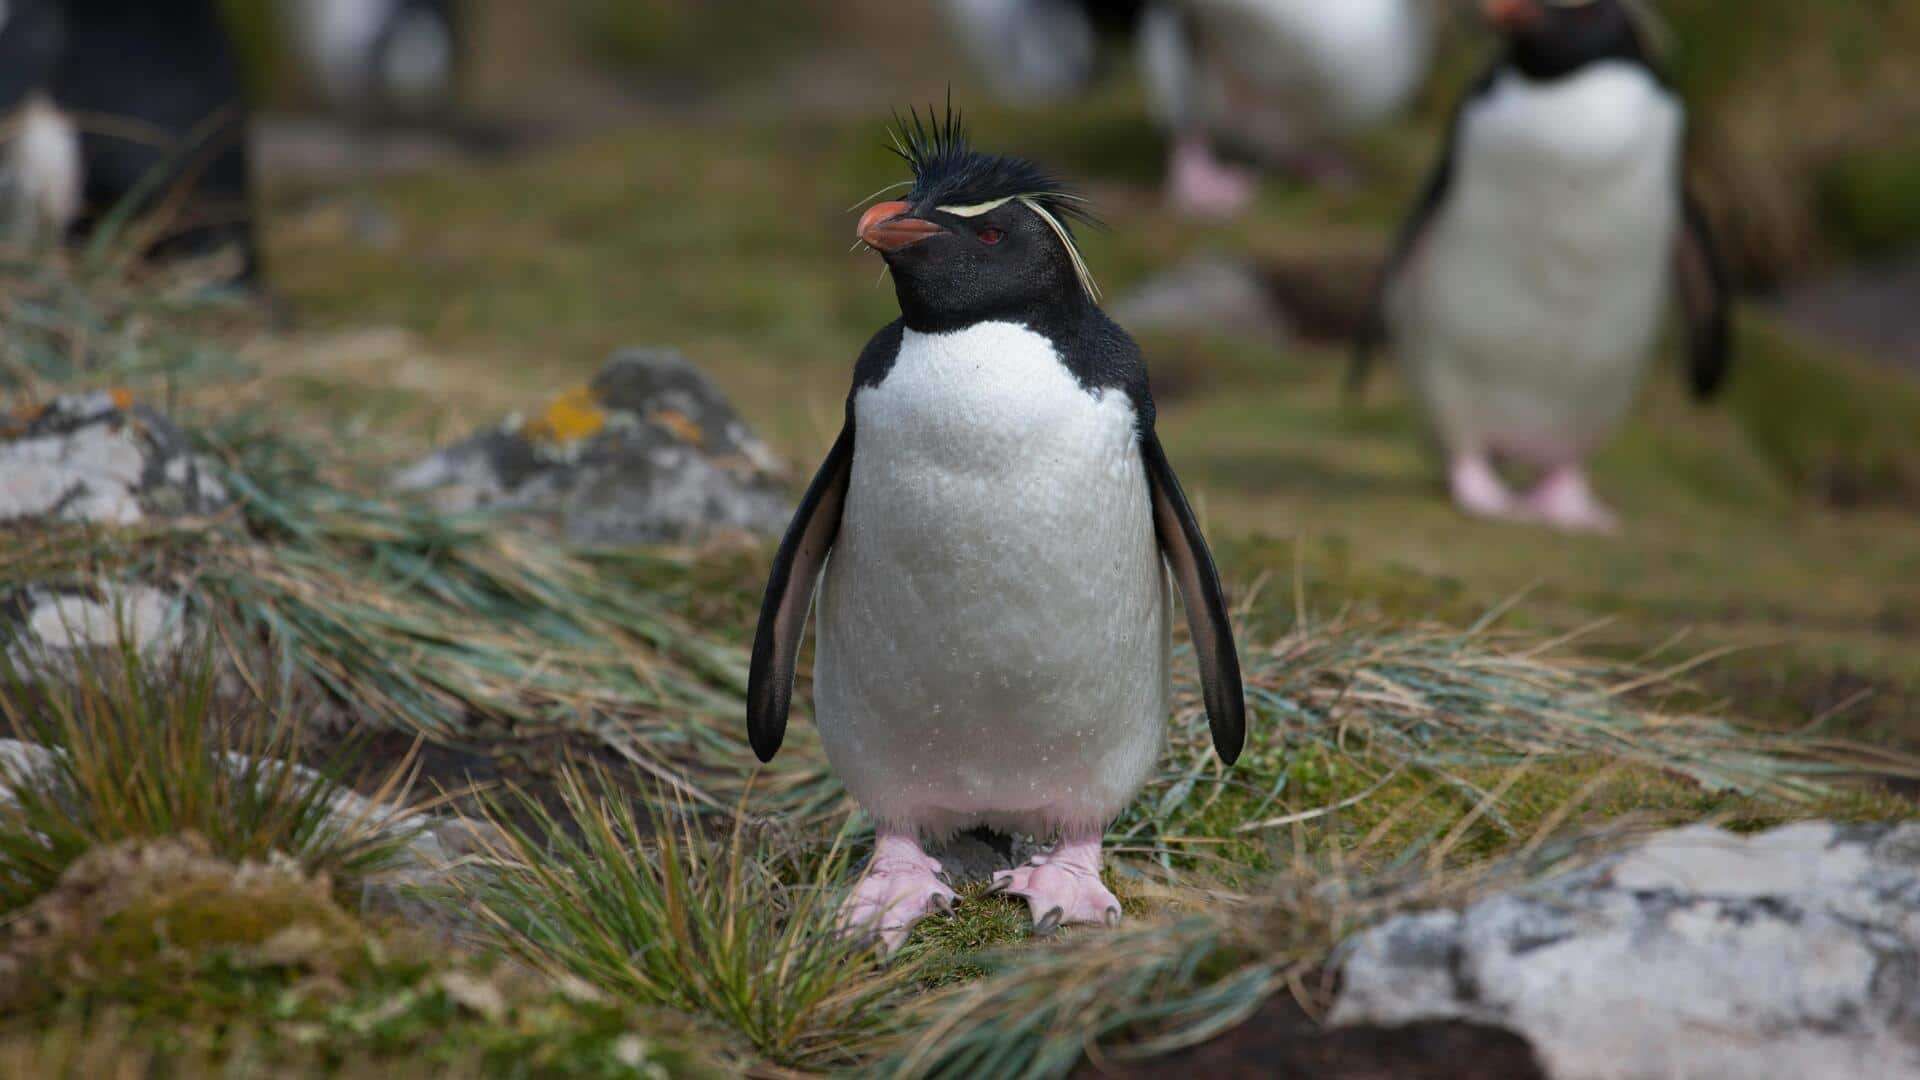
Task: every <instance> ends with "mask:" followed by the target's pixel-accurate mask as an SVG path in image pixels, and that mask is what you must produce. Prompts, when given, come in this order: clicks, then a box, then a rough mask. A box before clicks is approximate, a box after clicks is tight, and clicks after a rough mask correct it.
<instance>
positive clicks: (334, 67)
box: [280, 0, 461, 119]
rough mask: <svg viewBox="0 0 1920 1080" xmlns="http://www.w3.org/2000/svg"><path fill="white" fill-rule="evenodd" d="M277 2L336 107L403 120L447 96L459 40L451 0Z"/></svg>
mask: <svg viewBox="0 0 1920 1080" xmlns="http://www.w3.org/2000/svg"><path fill="white" fill-rule="evenodd" d="M280 9H281V12H282V14H283V18H284V20H285V23H286V25H287V28H288V30H289V31H290V32H291V34H292V36H293V39H294V44H295V45H296V46H297V47H298V49H299V52H300V55H301V59H302V60H303V61H304V62H305V64H306V66H307V68H308V70H309V71H310V72H311V73H312V77H313V79H314V82H315V83H316V84H317V85H318V87H319V89H320V92H321V94H322V95H323V96H324V97H325V98H326V100H327V103H328V104H330V105H332V106H334V107H335V108H338V109H344V110H346V111H348V112H350V113H354V114H357V115H359V116H362V117H369V118H376V119H409V118H417V117H420V116H425V115H428V114H431V113H434V112H437V111H439V110H441V109H444V108H445V107H447V106H448V105H449V104H450V103H451V102H452V101H453V97H454V94H455V91H456V90H457V89H458V76H459V57H460V42H461V34H460V29H461V24H460V18H459V11H458V9H457V7H456V5H455V3H454V0H280Z"/></svg>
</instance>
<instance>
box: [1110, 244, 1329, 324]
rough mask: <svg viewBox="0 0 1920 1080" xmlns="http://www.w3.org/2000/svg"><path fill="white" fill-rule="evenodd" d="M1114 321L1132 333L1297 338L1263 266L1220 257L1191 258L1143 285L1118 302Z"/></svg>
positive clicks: (1114, 312) (1114, 307)
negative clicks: (1149, 332) (1159, 332)
mask: <svg viewBox="0 0 1920 1080" xmlns="http://www.w3.org/2000/svg"><path fill="white" fill-rule="evenodd" d="M1113 317H1114V319H1115V321H1117V322H1119V323H1120V325H1122V326H1124V327H1126V328H1127V329H1128V330H1130V331H1134V332H1140V331H1152V330H1187V331H1200V332H1204V333H1208V334H1215V335H1223V336H1232V335H1239V336H1245V337H1260V338H1274V339H1277V340H1280V341H1286V340H1289V339H1290V338H1292V337H1293V328H1292V320H1291V319H1289V318H1288V317H1287V313H1286V311H1285V310H1284V309H1283V308H1281V306H1280V305H1279V304H1278V303H1276V302H1275V298H1274V296H1273V292H1272V290H1271V289H1270V288H1269V287H1268V285H1267V282H1266V280H1265V278H1264V275H1262V273H1261V272H1260V270H1259V268H1258V267H1256V266H1254V265H1253V264H1252V263H1250V262H1246V261H1245V260H1242V259H1234V258H1228V257H1226V256H1221V255H1202V256H1198V257H1195V258H1192V259H1188V260H1187V261H1186V262H1183V263H1180V264H1178V265H1176V266H1174V267H1172V268H1171V269H1168V270H1165V271H1162V272H1160V273H1158V274H1155V275H1154V276H1153V277H1150V278H1148V279H1147V280H1146V281H1144V282H1141V283H1140V284H1139V285H1137V286H1135V287H1134V288H1133V290H1132V291H1130V292H1128V293H1127V294H1126V295H1124V296H1122V297H1120V298H1119V299H1118V300H1116V301H1114V304H1113Z"/></svg>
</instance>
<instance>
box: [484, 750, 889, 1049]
mask: <svg viewBox="0 0 1920 1080" xmlns="http://www.w3.org/2000/svg"><path fill="white" fill-rule="evenodd" d="M631 794H632V793H631V791H630V790H629V789H628V788H627V787H626V786H625V785H622V784H619V783H618V782H617V781H615V779H614V778H613V777H611V776H609V775H608V774H607V773H605V772H604V771H598V770H596V771H594V772H592V773H591V774H587V773H582V772H579V771H574V770H569V771H568V772H567V773H566V774H565V775H564V777H563V782H562V786H561V802H562V810H561V812H560V813H559V814H555V813H552V812H550V811H549V810H547V809H546V808H545V807H544V806H543V805H542V804H541V803H539V802H538V801H537V800H534V799H531V798H526V797H515V798H512V799H511V800H509V801H504V802H503V801H500V800H495V801H494V802H493V803H492V805H491V807H490V809H489V811H488V813H487V817H488V818H489V819H490V821H491V822H492V824H494V825H495V826H497V827H498V828H499V830H500V833H501V835H503V836H504V837H506V839H505V841H504V842H503V843H502V844H501V845H499V846H498V847H496V849H495V850H493V851H491V852H490V853H489V857H488V858H487V860H486V861H485V865H484V866H483V867H481V868H480V870H479V872H478V873H476V874H475V875H472V876H469V877H467V878H463V879H461V882H460V884H459V885H458V886H457V887H458V889H459V891H460V900H461V901H462V902H463V903H464V904H465V905H467V906H468V907H469V909H470V910H472V911H474V912H476V913H477V914H478V915H479V916H480V918H481V919H482V920H483V921H484V922H485V923H487V924H488V925H490V926H491V927H492V928H493V929H494V931H495V932H496V934H497V935H498V938H499V940H500V941H501V942H502V943H503V944H505V946H506V947H507V948H508V949H509V950H510V951H511V952H512V953H513V954H514V955H515V956H517V957H519V958H520V959H522V960H524V961H526V962H527V963H529V964H531V965H532V966H534V967H535V968H537V969H539V970H541V971H544V972H547V973H549V974H551V975H553V976H555V977H557V978H564V977H573V978H577V979H583V980H585V981H586V982H587V983H588V984H589V985H592V986H593V987H595V988H597V989H599V990H602V991H605V992H607V993H610V994H612V995H614V996H615V997H617V998H619V999H622V1000H625V1001H629V1002H632V1003H635V1004H639V1005H651V1006H665V1007H668V1008H673V1009H678V1010H680V1011H683V1012H686V1013H691V1014H693V1015H695V1016H700V1017H705V1018H708V1019H710V1020H712V1021H715V1022H716V1023H718V1024H720V1025H721V1026H724V1027H725V1028H727V1029H729V1030H731V1031H732V1032H734V1033H735V1034H736V1035H737V1036H738V1037H739V1038H740V1039H741V1040H742V1041H743V1042H744V1043H746V1044H748V1045H750V1046H751V1047H752V1049H753V1051H754V1052H755V1053H757V1054H759V1055H762V1056H764V1057H765V1058H766V1059H769V1060H771V1061H773V1062H776V1063H778V1064H782V1065H807V1066H812V1067H825V1066H831V1065H844V1064H848V1063H849V1062H850V1061H851V1060H852V1057H851V1055H852V1052H853V1051H852V1049H851V1048H852V1046H853V1045H854V1044H856V1043H857V1042H858V1041H859V1040H861V1039H862V1038H865V1037H871V1036H872V1035H874V1034H875V1033H876V1032H878V1031H879V1030H880V1029H881V1027H882V1026H883V1024H884V1023H885V1018H886V1017H885V1011H884V1006H886V1005H887V1004H888V1003H889V1001H890V999H891V998H892V997H893V995H894V993H895V992H896V991H897V989H898V988H899V987H900V986H901V985H902V983H903V980H904V972H903V971H894V972H888V973H881V972H876V971H874V970H873V969H872V967H871V957H870V951H869V949H868V947H867V946H865V945H863V944H861V943H858V942H855V941H849V940H846V939H843V938H841V937H840V935H838V934H837V933H835V932H834V930H833V927H832V910H833V906H834V901H835V899H836V896H835V891H836V887H837V885H838V883H839V882H840V880H841V879H842V878H844V877H845V876H846V875H847V873H848V871H849V865H850V864H849V860H848V848H847V845H846V844H845V843H844V840H845V837H844V835H843V836H842V838H841V841H842V842H838V843H835V844H834V845H833V846H832V848H831V849H830V850H829V851H827V852H826V853H825V854H824V855H819V856H818V857H816V858H795V856H794V849H792V848H791V847H787V846H784V845H780V844H777V843H775V842H773V841H771V840H770V839H769V838H768V837H767V836H765V835H762V834H758V833H750V832H749V831H748V830H747V827H746V823H745V821H746V819H745V816H744V815H737V816H736V817H735V819H734V824H733V828H732V830H731V832H729V833H727V834H725V835H724V836H720V837H715V836H711V835H709V834H708V833H706V832H704V831H703V830H702V828H701V827H700V826H699V825H698V824H697V821H696V818H695V817H694V816H693V815H691V814H688V813H686V812H685V810H686V809H687V808H686V804H685V802H684V800H675V799H673V798H672V797H670V796H669V797H667V798H666V799H665V800H664V801H665V802H666V803H667V804H668V805H669V806H672V807H674V808H675V809H677V810H679V811H681V812H679V813H676V814H673V815H671V816H669V815H668V814H667V813H666V812H663V811H656V812H649V813H647V814H642V813H641V812H639V811H636V810H635V808H634V804H633V800H632V798H631ZM519 821H527V822H530V824H527V825H521V824H518V822H519Z"/></svg>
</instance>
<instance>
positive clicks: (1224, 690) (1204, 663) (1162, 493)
mask: <svg viewBox="0 0 1920 1080" xmlns="http://www.w3.org/2000/svg"><path fill="white" fill-rule="evenodd" d="M1140 456H1141V458H1142V460H1144V461H1145V462H1146V466H1147V485H1148V487H1150V488H1151V489H1152V491H1153V528H1154V532H1155V533H1156V534H1157V535H1158V536H1159V538H1160V551H1161V553H1162V554H1164V555H1165V556H1166V559H1167V565H1168V566H1169V567H1171V568H1172V570H1173V580H1174V581H1175V582H1176V583H1178V584H1179V586H1180V597H1181V599H1182V600H1183V601H1184V602H1185V604H1186V608H1187V625H1188V627H1190V628H1191V629H1192V631H1193V652H1194V655H1195V656H1196V657H1197V658H1198V659H1199V661H1200V693H1201V696H1202V697H1203V698H1204V699H1205V700H1206V703H1207V725H1208V727H1210V728H1212V730H1213V749H1214V751H1215V752H1216V753H1218V754H1219V755H1220V760H1222V761H1224V762H1226V763H1227V764H1229V765H1231V764H1233V763H1234V761H1236V760H1237V759H1238V758H1239V757H1240V750H1241V748H1242V747H1243V746H1245V745H1246V741H1247V700H1246V690H1245V688H1244V687H1242V686H1241V683H1240V655H1239V653H1238V652H1236V651H1235V650H1234V646H1233V622H1232V620H1231V619H1229V618H1228V617H1227V598H1226V594H1225V593H1224V592H1223V591H1222V590H1221V588H1220V573H1219V571H1217V570H1216V569H1214V565H1213V552H1211V551H1209V550H1208V549H1207V538H1206V537H1204V536H1202V535H1201V534H1200V523H1199V522H1197V521H1195V520H1194V519H1193V508H1192V507H1190V506H1188V505H1187V495H1186V492H1184V491H1182V490H1181V488H1180V479H1179V477H1176V476H1175V475H1173V466H1172V465H1171V464H1170V463H1168V461H1167V452H1166V451H1165V450H1164V449H1162V448H1161V446H1160V437H1159V436H1158V435H1155V434H1154V433H1153V430H1152V429H1151V428H1149V429H1148V430H1146V431H1145V432H1143V433H1142V434H1141V436H1140Z"/></svg>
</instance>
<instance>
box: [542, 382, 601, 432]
mask: <svg viewBox="0 0 1920 1080" xmlns="http://www.w3.org/2000/svg"><path fill="white" fill-rule="evenodd" d="M606 426H607V411H606V410H605V409H603V408H601V407H600V403H599V402H598V401H595V400H594V397H593V389H592V388H591V387H588V386H584V385H582V386H576V387H574V388H572V389H571V390H568V391H566V392H565V393H563V394H561V395H560V396H559V397H556V398H554V399H553V402H552V404H550V405H548V406H547V408H546V411H545V412H542V413H541V414H540V415H539V416H538V417H536V418H534V419H532V420H529V421H527V423H526V425H525V426H524V427H522V428H521V434H523V435H525V436H526V437H527V439H528V440H529V441H531V442H536V443H545V444H548V445H553V446H566V445H569V444H572V443H576V442H579V441H580V440H582V439H586V438H589V437H591V436H593V435H596V434H598V433H599V432H600V431H601V429H603V428H605V427H606Z"/></svg>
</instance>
